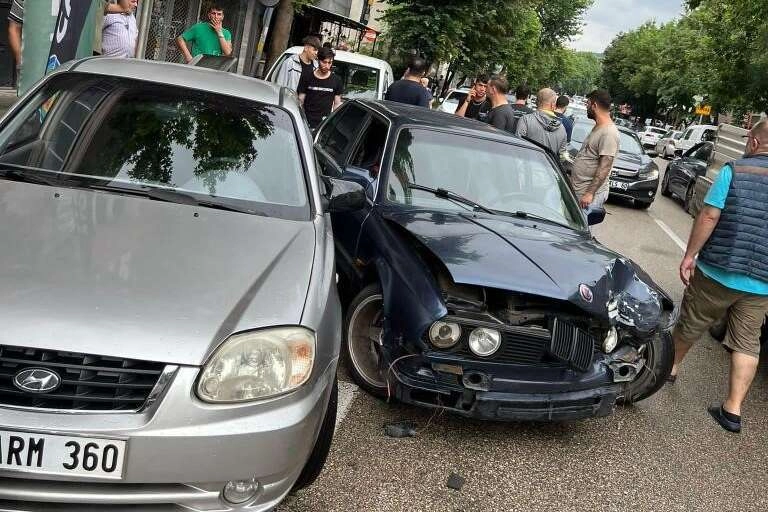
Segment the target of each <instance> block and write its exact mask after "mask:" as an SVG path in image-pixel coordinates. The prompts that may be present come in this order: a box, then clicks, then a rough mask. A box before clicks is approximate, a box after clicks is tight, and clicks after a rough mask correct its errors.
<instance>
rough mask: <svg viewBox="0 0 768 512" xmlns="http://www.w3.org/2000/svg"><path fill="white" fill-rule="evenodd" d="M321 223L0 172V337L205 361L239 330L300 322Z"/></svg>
mask: <svg viewBox="0 0 768 512" xmlns="http://www.w3.org/2000/svg"><path fill="white" fill-rule="evenodd" d="M314 240H315V231H314V226H313V224H312V223H311V222H309V221H306V222H296V221H288V220H281V219H275V218H266V217H260V216H255V215H248V214H243V213H234V212H226V211H220V210H213V209H208V208H200V207H196V206H189V205H178V204H172V203H163V202H158V201H152V200H148V199H145V198H141V197H130V196H121V195H116V194H110V193H104V192H95V191H89V190H78V189H67V188H54V187H48V186H41V185H32V184H26V183H16V182H7V181H0V325H2V329H0V344H8V345H18V346H28V347H34V348H49V349H55V350H64V351H71V352H84V353H93V354H101V355H110V356H117V357H126V358H133V359H144V360H150V361H160V362H168V363H176V364H186V365H199V364H201V363H203V362H204V361H205V360H206V358H207V357H208V355H209V354H210V353H211V351H212V350H213V349H215V348H216V346H218V344H219V343H220V342H221V341H222V340H223V339H225V338H226V337H227V336H228V335H229V334H231V333H232V332H237V331H241V330H245V329H254V328H259V327H266V326H271V325H286V324H298V323H299V321H300V319H301V315H302V311H303V308H304V303H305V301H306V297H307V288H308V286H309V278H310V273H311V270H312V261H313V257H314V254H313V251H314V247H315V243H314Z"/></svg>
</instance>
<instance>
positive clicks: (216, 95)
mask: <svg viewBox="0 0 768 512" xmlns="http://www.w3.org/2000/svg"><path fill="white" fill-rule="evenodd" d="M0 185H1V186H2V198H3V199H2V201H1V202H0V212H2V216H3V219H4V222H3V223H2V225H1V226H0V241H1V242H2V243H0V260H1V261H2V262H3V272H2V276H1V277H0V287H1V288H2V290H3V293H2V297H4V299H3V300H2V307H1V308H0V321H1V322H2V325H3V329H2V332H0V451H2V453H3V460H2V464H0V502H1V503H2V505H1V506H0V508H2V509H3V510H24V511H27V510H44V509H45V510H48V508H47V507H50V509H55V510H85V509H86V508H88V509H90V508H91V507H93V509H94V510H96V509H98V510H113V509H114V510H116V509H117V508H120V509H122V508H123V507H129V508H131V509H133V508H135V509H137V510H139V509H141V510H146V509H147V508H146V507H151V508H153V509H154V507H161V506H162V507H163V509H166V508H168V509H169V510H170V509H174V510H176V509H178V510H181V509H184V510H234V509H240V508H242V507H247V508H248V510H254V511H265V510H272V509H273V507H274V506H275V505H276V504H277V503H279V502H280V501H281V499H282V498H283V497H284V496H285V495H286V494H287V493H288V492H289V491H290V490H291V489H292V488H297V487H302V486H306V485H308V484H310V483H311V482H312V481H313V480H314V479H315V478H316V477H317V475H318V474H319V472H320V470H321V468H322V466H323V464H324V461H325V458H326V455H327V453H328V449H329V446H330V443H331V439H332V436H333V431H334V425H335V417H336V400H337V388H336V363H337V360H338V356H339V348H340V336H341V309H340V303H339V300H338V295H337V291H336V286H335V270H334V253H333V246H332V240H333V238H332V236H331V228H330V214H329V213H328V212H329V211H333V210H334V209H337V208H338V209H344V208H355V207H359V206H361V203H362V202H364V197H365V196H364V192H363V190H362V188H361V187H359V186H358V185H355V184H353V183H350V182H348V181H337V180H335V179H334V178H324V181H321V180H320V179H319V178H318V173H317V172H316V169H315V164H314V158H313V155H312V140H311V138H310V134H309V130H308V129H307V127H306V124H305V123H304V122H303V121H302V117H301V114H300V111H299V106H298V102H297V99H296V97H295V95H294V94H292V93H291V92H290V91H287V90H286V89H283V90H280V89H278V88H277V87H275V86H273V85H272V84H269V83H267V82H263V81H261V80H256V79H252V78H244V77H242V76H237V75H232V74H228V73H223V72H217V71H211V70H206V69H200V68H195V67H191V66H182V65H178V64H169V63H158V62H150V61H146V60H138V59H110V58H100V59H86V60H83V61H79V62H76V63H68V64H65V65H64V66H63V67H62V68H61V71H60V72H56V73H54V74H51V75H49V76H47V77H46V78H45V79H44V80H42V81H41V82H40V83H38V84H37V85H36V86H35V87H34V88H33V89H32V90H31V91H30V92H29V93H28V94H27V95H25V96H24V97H23V98H21V99H20V100H19V101H18V102H17V103H16V104H15V105H14V107H13V108H12V110H11V112H10V113H9V114H8V115H7V116H6V117H5V118H4V119H3V124H2V126H0ZM329 190H330V192H329ZM41 504H42V505H41ZM39 507H41V508H39Z"/></svg>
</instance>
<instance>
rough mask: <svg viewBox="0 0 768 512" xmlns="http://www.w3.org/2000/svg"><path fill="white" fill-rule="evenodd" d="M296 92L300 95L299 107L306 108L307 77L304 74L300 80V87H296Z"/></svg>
mask: <svg viewBox="0 0 768 512" xmlns="http://www.w3.org/2000/svg"><path fill="white" fill-rule="evenodd" d="M296 92H297V93H298V94H299V105H301V107H302V108H303V107H304V100H305V99H307V77H306V75H304V74H303V73H302V75H301V78H299V85H298V86H297V87H296Z"/></svg>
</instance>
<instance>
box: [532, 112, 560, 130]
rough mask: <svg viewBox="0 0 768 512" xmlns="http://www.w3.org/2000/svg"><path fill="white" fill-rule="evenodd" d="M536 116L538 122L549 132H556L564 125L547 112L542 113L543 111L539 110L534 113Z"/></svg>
mask: <svg viewBox="0 0 768 512" xmlns="http://www.w3.org/2000/svg"><path fill="white" fill-rule="evenodd" d="M534 116H535V119H536V121H538V123H539V124H540V125H541V126H542V127H543V128H544V130H546V131H548V132H554V131H555V130H557V129H558V128H560V127H561V126H562V125H563V122H562V121H560V118H558V117H557V116H554V115H549V114H547V113H546V112H542V111H541V110H537V111H536V112H535V113H534Z"/></svg>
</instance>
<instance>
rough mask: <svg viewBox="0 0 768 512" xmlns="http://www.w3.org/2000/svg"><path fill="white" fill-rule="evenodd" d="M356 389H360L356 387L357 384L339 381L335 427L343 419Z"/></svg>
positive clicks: (353, 398) (337, 426) (355, 393)
mask: <svg viewBox="0 0 768 512" xmlns="http://www.w3.org/2000/svg"><path fill="white" fill-rule="evenodd" d="M358 391H360V388H359V387H357V385H355V384H352V383H351V382H344V381H341V380H340V381H339V404H338V407H337V409H336V428H339V425H341V422H342V421H344V418H345V417H346V415H347V413H348V412H349V408H350V406H351V405H352V402H353V401H354V400H355V395H357V392H358Z"/></svg>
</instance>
